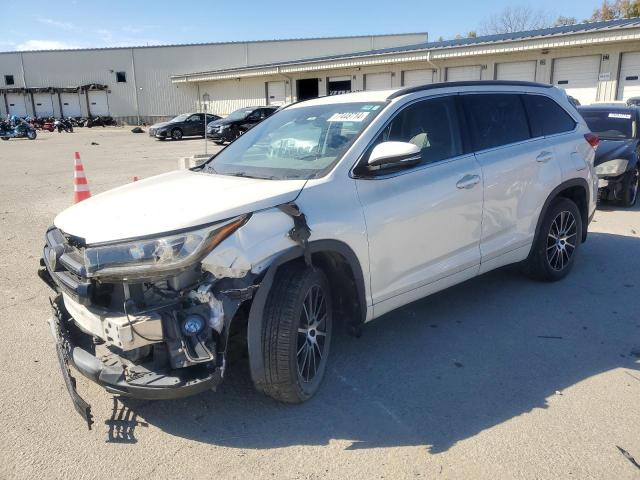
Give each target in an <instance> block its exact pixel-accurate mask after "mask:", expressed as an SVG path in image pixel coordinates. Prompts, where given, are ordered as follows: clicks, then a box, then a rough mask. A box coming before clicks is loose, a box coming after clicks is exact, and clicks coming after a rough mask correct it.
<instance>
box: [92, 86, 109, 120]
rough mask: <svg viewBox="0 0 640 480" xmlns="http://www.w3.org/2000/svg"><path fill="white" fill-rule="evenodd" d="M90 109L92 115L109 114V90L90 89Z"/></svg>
mask: <svg viewBox="0 0 640 480" xmlns="http://www.w3.org/2000/svg"><path fill="white" fill-rule="evenodd" d="M89 109H90V110H91V115H93V116H96V115H109V102H108V101H107V92H105V91H104V90H89Z"/></svg>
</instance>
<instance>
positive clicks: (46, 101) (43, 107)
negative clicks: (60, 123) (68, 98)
mask: <svg viewBox="0 0 640 480" xmlns="http://www.w3.org/2000/svg"><path fill="white" fill-rule="evenodd" d="M33 104H34V106H35V107H36V117H38V118H45V117H53V99H52V98H51V94H50V93H34V94H33Z"/></svg>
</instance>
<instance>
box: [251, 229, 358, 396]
mask: <svg viewBox="0 0 640 480" xmlns="http://www.w3.org/2000/svg"><path fill="white" fill-rule="evenodd" d="M308 248H309V249H310V251H311V259H312V265H314V266H315V267H318V268H320V269H321V270H322V271H323V272H324V273H325V275H327V277H328V279H329V284H330V286H331V289H332V295H334V294H336V298H337V300H338V301H337V302H336V304H340V303H342V306H343V307H344V306H345V305H344V303H345V302H347V301H348V300H349V297H348V296H345V295H344V292H345V291H348V290H349V288H348V287H349V286H350V285H349V280H348V279H347V276H348V275H350V277H351V281H352V282H353V284H354V285H355V290H356V298H355V299H354V298H353V297H351V299H352V300H353V302H352V304H351V307H352V308H353V310H352V311H351V312H350V313H351V314H352V315H354V316H355V318H353V320H352V321H353V322H354V324H356V325H353V326H354V327H355V328H357V327H358V326H359V325H361V324H362V323H364V320H365V316H366V313H367V304H366V296H365V295H366V294H365V283H364V275H363V273H362V268H361V265H360V261H359V260H358V257H357V256H356V254H355V253H354V251H353V250H352V249H351V248H350V247H349V246H348V245H347V244H345V243H344V242H341V241H338V240H316V241H311V242H309V245H308ZM297 261H299V262H302V261H304V250H303V248H302V247H292V248H291V249H289V250H286V251H284V252H282V253H281V254H280V255H279V256H278V257H276V258H275V259H274V261H273V262H272V263H271V265H270V266H269V268H268V270H267V271H266V273H265V274H264V276H263V278H262V281H261V282H260V288H259V289H258V291H257V292H256V294H255V295H254V298H253V301H252V303H251V308H250V311H249V318H248V325H247V349H248V353H249V368H250V371H251V378H252V380H253V383H254V385H255V387H256V388H257V389H258V390H261V391H262V390H263V388H262V386H263V385H265V384H266V376H265V365H264V355H263V351H262V344H263V343H262V337H263V331H264V325H263V316H264V315H263V313H264V308H265V305H266V301H267V298H268V296H269V292H270V291H271V287H272V286H273V281H274V278H275V276H276V273H277V271H278V269H279V268H280V267H281V266H283V265H285V264H289V263H291V262H297ZM346 269H348V270H346Z"/></svg>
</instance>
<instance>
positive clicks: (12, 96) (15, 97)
mask: <svg viewBox="0 0 640 480" xmlns="http://www.w3.org/2000/svg"><path fill="white" fill-rule="evenodd" d="M7 105H9V115H16V116H18V117H26V116H27V104H26V102H25V96H24V95H23V94H21V93H7Z"/></svg>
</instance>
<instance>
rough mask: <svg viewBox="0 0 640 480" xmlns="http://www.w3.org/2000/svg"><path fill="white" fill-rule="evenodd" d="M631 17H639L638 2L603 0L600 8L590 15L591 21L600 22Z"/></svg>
mask: <svg viewBox="0 0 640 480" xmlns="http://www.w3.org/2000/svg"><path fill="white" fill-rule="evenodd" d="M633 17H640V0H613V1H609V0H603V2H602V6H600V8H597V9H596V10H595V11H594V12H593V15H591V20H593V21H596V22H600V21H605V20H616V19H619V18H633Z"/></svg>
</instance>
